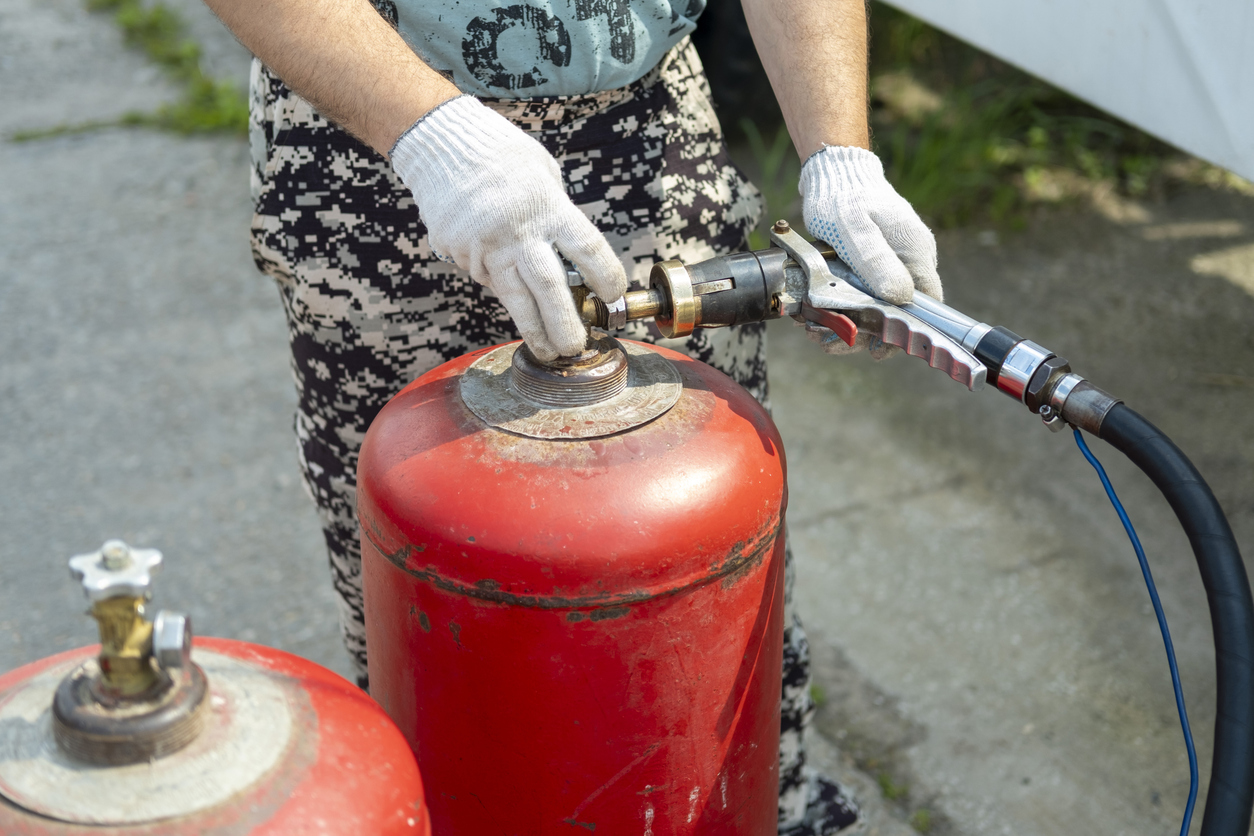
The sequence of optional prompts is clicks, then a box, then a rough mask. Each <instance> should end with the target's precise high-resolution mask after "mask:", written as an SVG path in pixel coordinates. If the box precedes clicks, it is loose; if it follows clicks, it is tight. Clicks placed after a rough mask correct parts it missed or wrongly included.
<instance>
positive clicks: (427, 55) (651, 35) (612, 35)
mask: <svg viewBox="0 0 1254 836" xmlns="http://www.w3.org/2000/svg"><path fill="white" fill-rule="evenodd" d="M705 4H706V0H528V2H521V3H518V2H516V3H508V4H506V3H499V2H492V0H478V2H476V0H464V1H463V0H396V1H395V2H392V0H376V2H375V7H376V8H378V9H379V10H380V14H382V15H383V16H384V17H385V18H389V19H395V20H396V22H397V26H398V28H399V30H400V33H401V35H402V36H403V37H404V38H405V40H406V42H407V43H409V45H410V46H411V47H413V49H414V51H415V52H416V53H418V55H419V57H421V58H422V59H423V60H424V61H426V62H427V63H428V64H430V65H431V67H432V68H433V69H435V70H437V71H440V72H442V73H444V74H445V75H446V76H450V77H451V78H452V80H453V83H454V84H456V85H457V86H458V87H459V88H461V89H462V90H464V91H465V92H467V93H473V94H475V95H477V96H494V97H503V98H533V97H536V96H569V95H581V94H586V93H594V92H599V91H602V90H611V89H614V88H618V87H625V86H626V85H628V84H630V83H632V82H634V81H637V80H638V79H640V78H642V77H643V76H644V75H645V73H647V72H648V71H649V70H651V69H652V68H653V67H654V66H655V65H656V64H657V62H658V61H660V60H661V58H662V56H663V55H665V54H666V52H667V51H668V50H670V49H671V48H672V47H673V46H675V45H676V44H677V43H679V41H680V40H682V39H683V38H684V37H685V36H687V35H688V33H690V32H691V31H692V30H693V29H694V28H695V27H696V19H697V17H698V16H699V15H700V14H701V12H702V11H703V10H704V9H705Z"/></svg>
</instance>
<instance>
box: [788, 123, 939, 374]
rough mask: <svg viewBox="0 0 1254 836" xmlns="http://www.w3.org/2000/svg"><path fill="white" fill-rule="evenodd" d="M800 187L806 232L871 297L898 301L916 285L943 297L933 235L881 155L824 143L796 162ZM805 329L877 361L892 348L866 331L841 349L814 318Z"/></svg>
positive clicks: (827, 345) (830, 347)
mask: <svg viewBox="0 0 1254 836" xmlns="http://www.w3.org/2000/svg"><path fill="white" fill-rule="evenodd" d="M800 189H801V203H802V212H803V215H804V217H805V223H806V229H807V230H809V232H810V234H811V235H813V236H814V237H815V238H819V239H822V240H823V241H826V242H827V243H828V244H830V245H831V246H832V247H833V248H834V249H835V250H836V253H837V255H839V256H840V257H841V259H842V260H843V261H844V262H845V263H846V264H848V265H849V267H850V268H851V269H852V270H853V272H854V273H855V274H856V275H857V276H858V278H860V279H862V281H863V283H864V284H866V285H867V287H869V288H870V289H871V292H872V293H873V294H874V295H876V296H878V297H879V298H881V299H883V300H885V301H887V302H892V303H893V304H896V305H901V304H904V303H906V302H909V301H910V296H911V294H912V293H913V291H914V290H915V289H916V288H917V289H918V290H921V291H922V292H924V293H926V294H927V295H929V296H931V297H932V298H934V299H936V300H937V301H943V296H944V292H943V291H942V289H941V282H940V276H939V275H938V274H937V272H936V238H935V237H934V236H933V235H932V231H931V230H930V229H928V228H927V226H926V225H925V224H924V223H923V221H922V219H921V218H919V216H918V213H916V212H915V211H914V209H913V208H912V207H911V206H910V204H909V203H908V202H906V200H905V198H903V197H902V196H901V195H899V194H897V191H896V190H895V189H894V188H893V187H892V186H891V185H889V183H888V181H887V180H886V179H884V166H883V164H882V163H880V159H879V157H877V156H875V154H873V153H871V152H870V151H867V150H865V149H863V148H854V147H843V146H842V147H837V146H834V145H825V146H823V148H822V149H821V150H819V151H817V152H816V153H814V154H812V155H811V156H810V158H809V159H808V160H806V162H805V165H804V166H802V167H801V184H800ZM806 333H807V335H808V336H810V337H811V338H812V339H814V340H816V341H817V342H820V343H821V344H822V345H823V350H824V351H826V352H828V353H829V354H848V353H853V352H857V351H862V350H870V352H871V355H872V356H873V357H875V358H876V359H881V358H883V357H887V356H890V355H891V354H894V353H896V349H895V348H893V347H891V346H886V345H884V344H883V343H882V342H880V341H879V340H876V339H874V338H872V337H870V336H868V335H863V334H859V335H858V338H857V340H856V341H855V342H854V345H853V346H846V345H845V344H844V343H843V342H841V340H840V338H839V337H837V336H836V335H835V334H833V333H832V332H831V331H830V330H828V329H827V328H822V327H819V326H817V325H814V324H812V323H807V324H806Z"/></svg>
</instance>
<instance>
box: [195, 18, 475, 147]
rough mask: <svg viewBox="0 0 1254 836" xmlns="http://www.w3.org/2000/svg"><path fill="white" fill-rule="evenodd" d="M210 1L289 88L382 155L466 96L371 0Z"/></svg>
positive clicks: (245, 43)
mask: <svg viewBox="0 0 1254 836" xmlns="http://www.w3.org/2000/svg"><path fill="white" fill-rule="evenodd" d="M205 2H206V3H207V4H208V6H209V7H210V8H211V9H213V11H214V13H215V14H217V15H218V17H220V18H221V19H222V21H223V23H225V24H226V25H227V26H228V27H229V28H230V29H231V31H232V32H234V33H235V36H236V37H237V38H239V39H240V41H241V42H242V43H243V44H244V46H246V47H248V49H249V50H251V51H252V53H253V54H254V55H256V56H257V57H258V58H260V59H261V60H262V61H263V62H265V64H266V66H268V67H270V69H272V70H273V71H274V72H275V73H276V74H277V75H278V76H279V78H281V79H283V80H284V81H285V82H286V83H287V84H288V86H290V87H291V88H292V89H293V90H295V91H296V92H297V93H299V94H300V95H301V96H303V97H305V98H306V99H308V100H309V101H310V102H311V103H313V105H314V107H316V108H317V109H318V111H319V112H320V113H322V114H323V115H324V116H326V117H328V118H330V119H333V120H334V121H335V122H336V123H338V124H339V125H340V126H341V127H343V128H345V129H346V130H348V131H350V132H351V133H353V134H354V135H356V136H358V137H360V138H361V139H362V140H363V141H365V142H366V143H367V144H369V145H370V146H371V147H373V148H374V149H375V150H377V151H379V152H380V153H382V154H386V153H387V152H388V151H389V150H390V149H391V147H392V145H393V144H394V143H395V142H396V139H397V137H399V136H400V135H401V134H402V133H403V132H404V131H405V130H406V129H407V128H409V126H410V125H412V124H413V123H414V122H415V121H417V120H418V119H419V118H420V117H421V116H422V115H423V114H425V113H426V112H427V111H429V110H430V109H431V108H433V107H435V106H436V105H438V104H440V103H441V102H444V101H447V100H448V99H451V98H453V97H454V96H457V95H458V94H459V91H458V89H457V88H456V87H454V86H453V84H452V83H451V82H449V81H447V80H446V79H445V78H444V77H443V76H441V75H440V74H439V73H437V72H435V71H434V70H432V69H431V68H430V67H428V66H427V65H426V64H424V63H423V62H422V60H421V59H419V58H418V56H417V55H415V54H414V52H413V51H412V50H411V49H410V48H409V47H408V46H407V45H406V44H405V42H404V41H403V40H402V39H401V37H400V35H398V34H397V33H396V32H395V31H394V30H393V29H392V27H391V26H389V25H388V23H387V21H385V20H384V19H383V18H382V17H380V16H379V14H378V12H376V11H375V10H374V7H373V6H371V5H370V3H369V2H367V0H205Z"/></svg>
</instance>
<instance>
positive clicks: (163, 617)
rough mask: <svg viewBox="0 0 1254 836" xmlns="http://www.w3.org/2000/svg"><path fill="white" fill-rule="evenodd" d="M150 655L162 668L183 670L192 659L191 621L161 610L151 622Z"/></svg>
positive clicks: (180, 615) (185, 617)
mask: <svg viewBox="0 0 1254 836" xmlns="http://www.w3.org/2000/svg"><path fill="white" fill-rule="evenodd" d="M152 655H153V656H155V657H156V659H157V664H159V665H160V666H161V667H163V668H167V669H173V668H185V667H187V666H188V665H189V664H190V663H191V658H192V620H191V617H190V616H186V615H183V614H182V613H176V612H167V611H165V610H162V611H161V612H159V613H157V617H156V618H155V619H153V622H152Z"/></svg>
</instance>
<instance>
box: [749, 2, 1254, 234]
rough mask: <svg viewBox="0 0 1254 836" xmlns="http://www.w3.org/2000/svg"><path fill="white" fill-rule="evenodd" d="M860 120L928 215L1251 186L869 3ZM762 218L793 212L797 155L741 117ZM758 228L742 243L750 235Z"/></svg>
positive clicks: (1006, 217) (891, 174)
mask: <svg viewBox="0 0 1254 836" xmlns="http://www.w3.org/2000/svg"><path fill="white" fill-rule="evenodd" d="M871 34H872V38H871V98H872V111H871V125H872V129H873V136H874V146H875V150H876V152H877V153H878V154H879V155H880V157H881V158H882V159H883V161H884V167H885V172H886V174H887V175H888V179H889V181H890V182H891V183H892V184H893V185H894V186H895V187H896V188H897V190H898V191H899V192H900V193H901V194H902V196H904V197H905V198H906V199H907V200H909V201H910V202H911V203H912V204H913V205H914V207H915V209H916V210H917V211H918V212H919V213H920V214H921V215H922V216H923V217H924V219H925V220H926V221H928V223H929V224H931V225H933V226H935V227H953V226H962V225H969V224H976V223H980V224H992V225H995V226H1007V227H1011V228H1015V227H1020V226H1022V225H1023V224H1024V223H1025V221H1026V217H1027V214H1028V213H1029V211H1030V210H1031V209H1032V207H1033V206H1036V205H1041V204H1065V203H1067V202H1069V201H1074V200H1077V199H1080V198H1083V197H1085V196H1086V195H1091V194H1093V193H1094V192H1095V190H1096V189H1098V188H1102V189H1107V190H1111V191H1113V192H1114V193H1116V194H1118V195H1120V196H1124V197H1130V198H1157V197H1161V196H1162V195H1164V194H1166V193H1167V192H1168V191H1170V189H1172V188H1175V187H1177V186H1178V185H1180V184H1181V183H1200V184H1205V185H1208V186H1212V187H1220V188H1230V189H1235V190H1239V191H1246V192H1254V187H1251V185H1250V184H1249V183H1247V182H1246V181H1244V180H1242V179H1241V178H1239V177H1237V176H1236V175H1233V174H1230V173H1228V172H1226V171H1223V170H1222V169H1218V168H1216V167H1214V166H1210V165H1208V164H1206V163H1203V162H1201V161H1199V160H1195V159H1193V158H1191V157H1189V156H1188V155H1186V154H1183V153H1182V152H1180V151H1178V150H1176V149H1175V148H1172V147H1171V146H1169V145H1167V144H1166V143H1163V142H1161V141H1159V140H1157V139H1155V138H1154V137H1152V136H1150V135H1149V134H1147V133H1145V132H1143V131H1141V130H1138V129H1137V128H1135V127H1133V126H1131V125H1128V124H1127V123H1124V122H1121V121H1120V120H1118V119H1116V118H1114V117H1113V116H1111V115H1109V114H1107V113H1105V112H1103V111H1101V110H1098V109H1097V108H1095V107H1092V106H1090V105H1088V104H1085V103H1084V102H1082V101H1080V100H1079V99H1076V98H1075V97H1073V96H1071V95H1069V94H1067V93H1064V92H1063V91H1062V90H1059V89H1058V88H1056V87H1053V86H1051V85H1049V84H1047V83H1045V82H1043V81H1041V80H1039V79H1036V78H1034V77H1032V76H1030V75H1028V74H1026V73H1024V72H1022V71H1020V70H1018V69H1016V68H1014V67H1012V66H1010V65H1008V64H1006V63H1004V62H1002V61H999V60H998V59H996V58H994V57H993V56H991V55H989V54H987V53H985V52H982V51H981V50H979V49H976V48H975V47H972V46H970V45H968V44H965V43H963V42H962V41H959V40H957V39H956V38H953V37H950V36H949V35H946V34H945V33H943V32H941V31H939V30H937V29H935V28H933V27H931V26H929V25H927V24H926V23H923V22H922V21H920V20H918V19H917V18H914V17H911V16H910V15H907V14H905V13H903V12H899V11H897V10H895V9H892V8H890V7H888V6H885V5H884V4H883V3H880V2H874V3H872V5H871ZM741 128H742V132H743V133H744V135H745V139H746V142H747V145H748V149H747V150H748V151H749V153H750V155H751V157H752V160H751V165H750V167H751V168H756V169H757V171H756V172H755V174H756V175H757V182H758V184H759V186H760V188H762V191H763V193H764V195H765V197H766V202H767V220H768V222H769V221H771V220H774V219H775V218H777V217H785V216H789V213H790V212H795V211H796V184H797V173H799V161H798V160H797V156H796V154H795V152H793V150H792V148H791V145H790V144H789V143H788V138H787V134H786V133H785V132H784V131H783V129H782V127H780V128H779V129H778V132H774V133H773V131H774V130H775V128H774V126H770V127H764V126H759V125H753V124H752V123H750V124H745V123H743V122H742V124H741ZM762 238H763V236H762V234H761V233H757V234H756V235H755V238H754V239H753V242H754V244H755V245H760V244H761V241H762Z"/></svg>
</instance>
